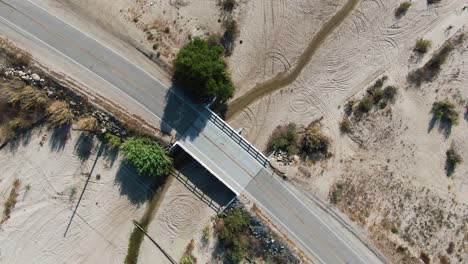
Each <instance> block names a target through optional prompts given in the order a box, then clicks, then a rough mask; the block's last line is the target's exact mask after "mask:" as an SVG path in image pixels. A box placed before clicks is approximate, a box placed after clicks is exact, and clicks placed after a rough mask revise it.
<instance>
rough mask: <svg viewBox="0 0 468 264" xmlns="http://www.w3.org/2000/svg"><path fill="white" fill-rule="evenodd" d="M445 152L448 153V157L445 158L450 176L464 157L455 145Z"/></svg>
mask: <svg viewBox="0 0 468 264" xmlns="http://www.w3.org/2000/svg"><path fill="white" fill-rule="evenodd" d="M445 154H446V155H447V159H446V160H445V171H446V172H447V176H449V177H450V176H452V174H453V173H454V172H455V169H456V168H457V165H458V164H459V163H461V162H462V161H463V159H462V157H461V156H460V154H458V152H457V151H456V150H455V148H454V147H453V146H452V147H450V149H449V150H447V152H445Z"/></svg>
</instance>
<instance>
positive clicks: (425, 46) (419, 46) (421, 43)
mask: <svg viewBox="0 0 468 264" xmlns="http://www.w3.org/2000/svg"><path fill="white" fill-rule="evenodd" d="M431 46H432V42H431V41H430V40H428V39H423V38H420V39H418V40H417V41H416V45H415V46H414V49H413V50H414V51H415V52H417V53H419V54H425V53H426V52H427V51H428V50H429V48H431Z"/></svg>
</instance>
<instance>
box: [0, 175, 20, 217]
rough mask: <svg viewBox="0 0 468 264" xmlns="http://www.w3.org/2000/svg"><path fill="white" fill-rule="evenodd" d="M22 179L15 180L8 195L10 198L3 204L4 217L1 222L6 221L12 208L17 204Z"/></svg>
mask: <svg viewBox="0 0 468 264" xmlns="http://www.w3.org/2000/svg"><path fill="white" fill-rule="evenodd" d="M20 184H21V181H20V180H18V179H16V180H15V181H14V182H13V188H12V189H11V191H10V195H8V199H7V200H6V201H5V204H4V205H3V218H2V221H1V223H4V222H5V221H7V220H8V219H9V218H10V214H11V210H12V209H13V208H14V207H15V205H16V198H18V189H19V187H20Z"/></svg>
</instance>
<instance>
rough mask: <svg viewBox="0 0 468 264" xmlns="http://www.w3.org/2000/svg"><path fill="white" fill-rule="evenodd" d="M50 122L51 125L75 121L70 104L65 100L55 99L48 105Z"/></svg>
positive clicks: (58, 125)
mask: <svg viewBox="0 0 468 264" xmlns="http://www.w3.org/2000/svg"><path fill="white" fill-rule="evenodd" d="M46 112H47V114H48V115H49V124H50V126H51V127H60V126H64V125H69V124H70V123H71V122H72V121H73V114H72V112H71V110H70V108H69V107H68V104H67V103H65V102H63V101H55V102H53V103H52V104H51V105H49V107H47V111H46Z"/></svg>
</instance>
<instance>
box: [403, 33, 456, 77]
mask: <svg viewBox="0 0 468 264" xmlns="http://www.w3.org/2000/svg"><path fill="white" fill-rule="evenodd" d="M457 41H459V40H457ZM453 49H454V45H453V44H452V42H448V43H446V44H445V45H444V46H443V47H442V48H441V49H440V50H439V51H437V52H436V53H434V55H433V57H432V58H431V59H430V60H429V61H428V62H427V63H426V64H425V65H424V66H423V67H421V68H419V69H417V70H414V71H412V72H410V74H409V75H408V81H410V82H412V83H414V84H416V85H418V86H419V85H421V83H422V82H423V81H431V80H433V79H434V78H435V77H437V75H438V74H439V72H440V69H441V66H442V65H443V64H444V63H445V62H446V61H447V58H448V56H449V55H450V53H451V52H452V50H453Z"/></svg>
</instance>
